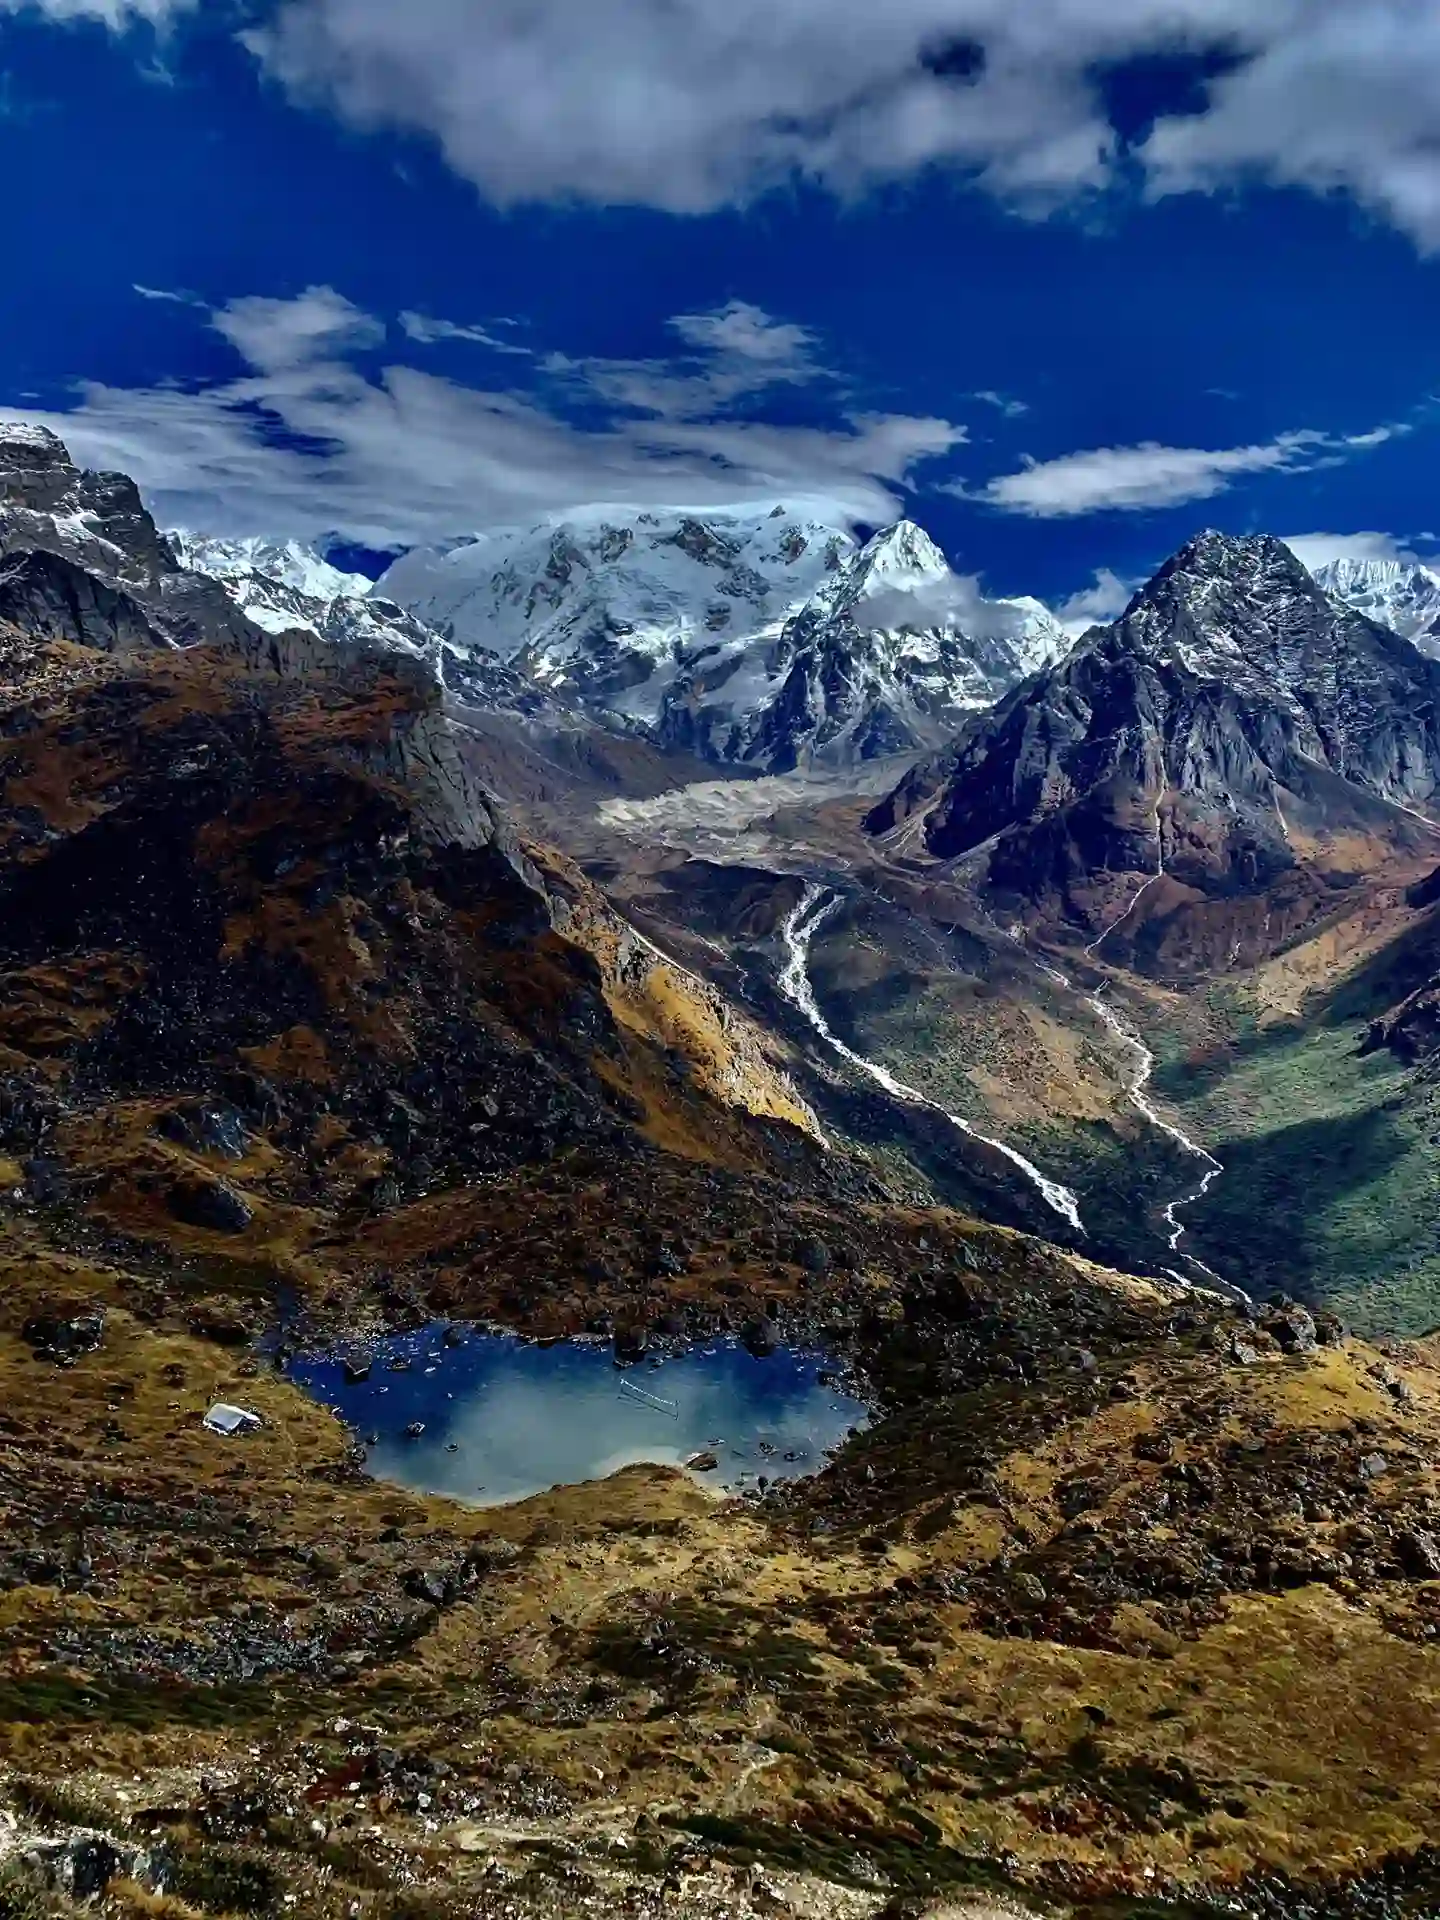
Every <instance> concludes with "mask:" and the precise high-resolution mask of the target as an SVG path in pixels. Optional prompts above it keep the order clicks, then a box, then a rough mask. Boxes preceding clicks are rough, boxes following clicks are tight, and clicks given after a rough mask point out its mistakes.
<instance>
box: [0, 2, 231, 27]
mask: <svg viewBox="0 0 1440 1920" xmlns="http://www.w3.org/2000/svg"><path fill="white" fill-rule="evenodd" d="M198 5H199V0H0V13H30V12H35V13H43V14H44V15H45V16H46V17H47V18H48V19H50V20H55V21H58V22H60V23H62V24H68V23H72V22H74V21H77V20H100V21H103V22H104V24H105V25H106V26H107V27H109V28H110V29H111V30H112V32H115V33H120V32H122V31H123V30H124V29H125V28H126V27H128V26H130V25H132V24H133V23H134V22H135V21H136V20H151V21H155V22H157V23H158V22H161V21H165V20H168V19H169V18H170V16H171V15H172V14H176V13H188V12H190V11H191V10H192V8H194V7H196V6H198Z"/></svg>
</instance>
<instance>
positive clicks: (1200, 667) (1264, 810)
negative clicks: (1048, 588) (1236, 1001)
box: [868, 533, 1440, 965]
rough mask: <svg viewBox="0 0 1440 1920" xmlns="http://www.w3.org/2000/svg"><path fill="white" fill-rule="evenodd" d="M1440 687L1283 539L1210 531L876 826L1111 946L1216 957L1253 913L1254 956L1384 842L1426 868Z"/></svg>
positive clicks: (1309, 913)
mask: <svg viewBox="0 0 1440 1920" xmlns="http://www.w3.org/2000/svg"><path fill="white" fill-rule="evenodd" d="M1437 695H1440V670H1437V667H1436V665H1435V664H1434V663H1432V662H1431V661H1429V660H1427V659H1425V658H1424V657H1423V656H1422V655H1421V654H1420V653H1419V652H1418V651H1417V650H1416V649H1415V647H1414V646H1412V645H1411V644H1410V642H1409V641H1407V640H1405V639H1403V638H1402V637H1401V636H1400V635H1398V634H1396V633H1394V632H1393V631H1391V630H1390V629H1389V628H1387V627H1384V626H1381V625H1379V624H1378V623H1377V622H1375V621H1374V620H1371V619H1370V618H1369V617H1368V616H1367V615H1365V614H1362V613H1358V612H1355V611H1354V610H1353V609H1351V608H1349V607H1347V606H1344V605H1343V604H1341V603H1340V602H1338V601H1337V600H1335V599H1334V598H1333V597H1331V596H1330V595H1328V594H1327V593H1325V592H1324V590H1323V589H1322V588H1320V587H1318V586H1317V585H1316V583H1315V582H1314V580H1313V579H1312V578H1311V576H1310V575H1309V574H1308V573H1307V572H1306V571H1305V569H1304V568H1303V567H1302V566H1301V565H1300V563H1299V561H1298V560H1296V559H1295V557H1294V555H1293V554H1292V553H1291V552H1290V551H1289V549H1288V548H1287V547H1285V546H1283V545H1282V544H1281V543H1280V542H1279V541H1277V540H1273V539H1270V538H1268V537H1257V538H1244V539H1237V538H1230V537H1227V536H1225V535H1221V534H1217V533H1206V534H1202V535H1200V536H1199V537H1198V538H1197V539H1195V540H1194V541H1192V542H1190V543H1189V544H1188V545H1187V546H1186V547H1185V548H1183V549H1182V550H1181V552H1180V553H1178V554H1177V555H1176V556H1175V557H1174V559H1172V560H1171V561H1170V562H1168V563H1167V565H1166V566H1165V567H1164V568H1162V569H1161V571H1160V573H1159V574H1157V575H1156V577H1155V579H1154V580H1152V581H1151V582H1150V583H1149V585H1148V586H1146V587H1145V588H1144V589H1143V590H1142V591H1141V592H1140V593H1139V594H1138V595H1137V596H1136V598H1135V599H1134V600H1133V601H1132V602H1131V604H1130V606H1129V608H1128V609H1127V610H1126V612H1125V613H1124V615H1122V617H1121V618H1120V619H1119V620H1118V621H1116V622H1115V623H1114V624H1113V625H1111V626H1108V627H1098V628H1092V629H1091V631H1090V632H1089V633H1088V634H1086V635H1085V636H1084V637H1083V638H1082V639H1081V641H1080V642H1079V643H1078V644H1077V646H1076V648H1075V650H1074V652H1073V653H1072V654H1071V655H1070V656H1069V657H1067V658H1066V659H1064V660H1062V661H1061V662H1060V663H1058V664H1057V665H1056V666H1054V667H1052V668H1051V669H1050V670H1049V671H1048V672H1046V673H1045V674H1042V675H1041V676H1039V677H1038V678H1037V679H1035V680H1033V681H1031V682H1030V683H1028V684H1027V685H1025V686H1022V687H1021V688H1019V689H1018V690H1017V691H1016V692H1014V693H1013V694H1011V695H1010V696H1009V697H1008V698H1007V699H1006V700H1005V701H1003V702H1002V703H1001V704H1000V705H999V707H997V708H996V709H995V711H994V712H993V713H990V714H987V715H985V716H983V717H981V718H980V719H978V720H976V721H974V722H972V723H971V724H970V725H969V727H968V728H967V729H966V730H965V731H964V732H963V733H962V734H961V736H960V738H959V740H958V741H957V743H956V744H955V746H954V747H953V748H952V749H951V750H949V751H948V752H947V753H946V754H944V755H942V756H940V757H939V758H938V759H937V760H935V761H932V762H931V763H929V764H928V765H926V766H923V767H921V768H918V769H916V770H915V772H914V773H912V774H911V775H910V776H909V777H908V778H907V779H906V781H905V782H903V783H902V785H901V786H900V787H899V788H898V789H897V790H896V791H895V793H893V794H892V795H891V796H890V797H889V798H888V799H887V800H886V801H885V802H883V803H882V804H881V806H880V807H878V808H876V809H875V810H874V811H873V813H872V814H871V816H870V819H869V822H868V825H869V827H870V829H871V831H872V832H873V833H876V834H897V833H898V832H899V830H900V829H901V828H902V826H904V825H905V823H907V822H908V823H909V831H910V832H911V833H914V832H918V834H919V836H920V838H921V841H922V842H923V845H924V846H925V848H926V849H927V850H928V852H929V853H930V854H931V855H933V856H935V857H937V858H941V859H953V860H960V861H963V862H965V863H966V866H967V870H968V871H971V872H973V875H974V877H975V879H976V882H977V884H978V885H979V886H980V887H981V888H982V889H983V890H984V891H985V892H986V893H987V894H988V895H989V896H990V897H991V898H992V899H993V900H995V901H997V902H999V903H1002V904H1003V903H1009V904H1011V905H1013V907H1014V909H1015V910H1016V911H1018V912H1019V913H1020V915H1021V916H1022V918H1023V917H1025V916H1037V917H1038V918H1039V919H1040V920H1042V921H1043V922H1044V923H1045V924H1047V925H1049V926H1051V927H1052V928H1054V929H1056V930H1064V931H1065V933H1066V934H1067V935H1068V937H1070V938H1072V939H1073V938H1075V937H1076V936H1077V935H1078V936H1080V937H1081V938H1082V940H1090V941H1097V942H1098V941H1099V940H1100V939H1101V938H1103V939H1104V940H1105V942H1106V943H1107V945H1106V953H1107V957H1110V958H1118V957H1119V956H1120V955H1121V953H1123V952H1125V951H1129V952H1130V953H1132V954H1134V953H1136V952H1137V951H1140V950H1141V949H1144V950H1145V951H1147V952H1148V953H1149V954H1150V955H1151V957H1152V959H1153V957H1154V956H1155V955H1156V954H1157V953H1158V952H1159V951H1160V950H1161V949H1164V948H1165V947H1166V945H1167V942H1168V944H1169V949H1170V961H1171V962H1172V963H1173V962H1177V961H1178V962H1179V963H1180V964H1182V965H1184V964H1187V963H1186V962H1184V961H1183V960H1182V959H1181V956H1182V955H1183V954H1184V953H1186V952H1188V953H1189V954H1190V956H1191V962H1190V963H1193V964H1203V965H1211V964H1213V963H1214V961H1215V959H1216V957H1217V956H1216V954H1215V952H1214V946H1215V940H1216V938H1223V939H1224V940H1225V941H1226V942H1227V944H1228V943H1231V942H1233V941H1234V940H1235V939H1236V937H1237V936H1238V938H1239V941H1240V950H1239V952H1237V954H1236V956H1235V957H1236V958H1239V957H1241V955H1242V954H1244V953H1245V952H1247V951H1248V953H1249V956H1250V958H1252V959H1253V958H1255V957H1257V956H1258V952H1259V951H1260V949H1259V947H1258V945H1257V943H1258V942H1259V941H1261V940H1268V941H1271V942H1278V941H1283V940H1284V939H1287V938H1290V937H1293V935H1294V934H1295V933H1296V932H1297V931H1298V930H1299V929H1300V928H1302V927H1303V926H1304V925H1306V924H1307V922H1308V920H1309V919H1310V918H1311V917H1313V914H1314V913H1315V911H1316V910H1317V907H1318V904H1319V903H1320V902H1321V901H1322V900H1323V899H1324V898H1325V896H1326V895H1327V893H1328V892H1329V891H1330V889H1331V888H1332V886H1333V885H1334V884H1335V883H1337V882H1338V883H1339V884H1342V885H1343V884H1344V882H1343V874H1344V872H1345V871H1346V870H1347V869H1348V870H1349V871H1350V872H1352V873H1354V872H1356V871H1361V872H1363V871H1364V870H1365V868H1366V865H1367V864H1368V863H1373V862H1374V860H1375V859H1376V857H1377V855H1376V849H1377V847H1379V848H1383V849H1384V850H1385V852H1386V853H1387V854H1388V853H1394V852H1396V851H1399V852H1400V853H1401V854H1404V855H1407V856H1408V857H1410V858H1411V859H1412V861H1414V862H1415V863H1416V866H1417V870H1418V869H1419V865H1420V863H1421V862H1422V861H1423V850H1424V849H1426V848H1428V847H1429V846H1431V845H1433V841H1434V833H1435V830H1434V829H1433V828H1431V827H1430V826H1429V824H1428V822H1427V820H1426V817H1425V810H1426V809H1427V808H1429V807H1432V806H1433V804H1434V801H1435V796H1436V794H1437V791H1440V708H1437ZM1142 890H1143V892H1142ZM1244 900H1252V901H1258V902H1261V903H1263V904H1262V909H1261V911H1260V912H1259V913H1255V912H1252V911H1250V910H1249V909H1246V908H1243V907H1240V908H1237V907H1236V906H1235V905H1234V904H1233V903H1235V902H1237V901H1244ZM1207 920H1208V921H1209V922H1210V923H1211V926H1210V931H1209V932H1208V933H1207V930H1206V923H1207ZM1262 923H1263V926H1262ZM1212 936H1214V937H1212Z"/></svg>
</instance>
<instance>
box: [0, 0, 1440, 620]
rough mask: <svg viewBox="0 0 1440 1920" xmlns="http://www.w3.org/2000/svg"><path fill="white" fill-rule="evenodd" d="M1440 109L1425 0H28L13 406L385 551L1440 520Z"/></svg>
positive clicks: (1041, 569)
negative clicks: (636, 522) (666, 525)
mask: <svg viewBox="0 0 1440 1920" xmlns="http://www.w3.org/2000/svg"><path fill="white" fill-rule="evenodd" d="M1256 12H1263V13H1264V14H1265V15H1266V18H1265V19H1264V20H1263V21H1261V22H1259V23H1257V22H1256V21H1255V20H1254V19H1253V18H1251V17H1248V16H1252V15H1254V14H1255V13H1256ZM1437 132H1440V9H1435V8H1432V7H1429V6H1423V7H1421V6H1416V5H1415V4H1414V3H1413V0H1323V4H1322V0H1270V3H1269V4H1268V5H1267V7H1266V8H1264V9H1256V8H1255V7H1254V6H1253V4H1251V5H1241V4H1240V0H1003V3H1002V0H888V4H887V6H886V7H885V8H881V9H877V8H875V7H874V6H873V4H869V0H866V4H864V5H862V4H861V0H729V3H728V4H727V5H726V6H725V7H723V8H721V7H717V6H715V5H714V3H713V0H583V4H582V0H405V3H404V4H396V0H269V3H268V4H260V5H254V6H244V5H235V6H231V5H226V4H218V5H217V4H208V3H207V4H195V0H189V4H187V3H186V0H137V4H135V5H127V4H126V3H125V0H47V4H46V5H44V6H40V5H33V4H16V0H0V164H3V166H4V177H5V178H6V180H7V181H8V182H9V183H11V192H10V194H9V195H8V196H7V200H8V202H9V205H8V207H7V227H8V232H7V236H6V251H7V257H8V259H9V261H10V287H9V292H10V297H9V298H8V299H7V300H6V301H5V302H4V303H0V409H6V410H10V411H14V412H19V413H24V414H28V415H31V416H34V415H41V416H43V417H45V418H46V419H48V420H49V421H50V422H51V424H53V425H56V426H57V427H58V428H59V429H60V430H61V431H62V432H64V433H65V434H66V437H67V438H68V439H69V440H70V441H71V444H72V447H73V448H74V450H75V451H76V453H77V455H78V456H79V457H81V458H83V459H85V460H86V461H87V462H90V463H92V464H104V465H114V466H119V467H123V468H125V469H126V470H128V471H130V472H133V473H134V474H135V475H136V477H137V478H138V479H139V480H140V482H141V484H142V486H144V487H145V489H146V491H147V493H148V494H149V496H150V497H151V499H152V502H153V503H154V504H155V505H156V508H157V511H158V512H159V513H160V515H161V517H162V518H164V519H166V520H170V521H174V520H186V521H189V522H191V523H195V524H202V525H204V526H206V527H208V528H210V529H212V530H216V531H239V532H245V531H253V532H270V533H275V532H286V533H290V532H293V533H298V534H300V535H303V536H305V537H317V536H321V535H325V534H338V535H340V536H341V537H343V538H344V539H345V540H346V541H347V542H350V543H353V544H355V545H358V546H362V547H369V548H377V549H378V548H385V547H393V546H397V545H402V544H409V543H413V542H415V541H421V540H431V539H444V538H449V537H453V536H455V535H458V534H461V533H464V532H466V531H469V530H472V529H475V528H477V527H483V526H487V525H494V524H497V523H503V522H508V521H515V520H520V521H530V520H535V519H538V518H540V517H542V516H543V515H545V514H547V513H552V512H558V511H563V510H564V508H565V507H567V506H573V505H578V504H583V503H584V502H586V501H591V500H600V499H608V500H614V501H616V502H622V501H635V502H641V503H649V504H693V505H696V506H704V505H705V504H714V505H718V504H723V503H727V502H729V501H732V500H743V499H762V498H763V499H772V500H773V499H785V500H787V501H790V502H802V501H814V502H817V503H820V502H828V503H831V504H832V505H833V508H834V509H835V510H837V511H839V512H842V513H844V514H846V515H848V516H850V517H852V518H854V519H856V520H858V521H860V522H862V523H870V524H876V523H879V522H880V521H882V520H884V519H886V518H888V517H894V516H895V515H896V514H898V513H900V512H902V511H903V512H905V513H908V514H909V515H910V516H911V517H912V518H915V519H918V520H919V521H920V522H921V523H922V524H923V525H925V526H926V527H927V528H928V529H929V531H930V532H931V533H932V534H933V535H934V536H935V538H936V539H937V540H939V542H940V543H941V545H942V546H943V547H944V548H945V549H946V550H947V552H948V553H949V554H950V555H951V557H952V559H953V560H954V561H955V563H956V564H957V565H958V566H959V567H960V568H961V569H962V570H964V571H966V572H978V573H980V574H981V575H983V577H984V579H985V581H986V583H987V585H988V586H990V587H991V588H993V589H995V590H998V591H1003V592H1033V593H1037V594H1040V595H1042V596H1044V597H1046V598H1047V599H1050V600H1051V601H1052V602H1055V603H1057V604H1058V603H1061V602H1064V601H1066V600H1067V599H1069V598H1070V597H1071V596H1075V595H1078V594H1085V593H1087V592H1088V594H1089V596H1090V597H1089V598H1088V599H1085V600H1082V601H1080V602H1078V603H1077V610H1080V611H1094V612H1096V613H1100V612H1104V611H1108V610H1109V608H1110V604H1111V603H1113V602H1114V601H1115V600H1116V598H1117V597H1120V596H1121V595H1122V584H1121V583H1125V582H1129V581H1132V580H1134V579H1135V578H1137V577H1139V576H1143V575H1144V574H1146V573H1147V572H1148V571H1150V570H1151V569H1152V568H1153V567H1154V566H1155V565H1156V564H1158V562H1159V561H1161V560H1162V559H1163V558H1164V557H1165V556H1166V555H1167V554H1168V553H1169V552H1170V551H1172V550H1173V549H1174V548H1175V547H1176V546H1177V545H1178V544H1179V543H1180V542H1181V541H1182V540H1184V539H1185V538H1186V537H1187V536H1188V535H1189V534H1190V533H1191V532H1193V531H1194V530H1195V529H1196V528H1197V527H1199V526H1203V525H1219V526H1222V527H1225V528H1227V529H1234V530H1245V529H1251V528H1264V529H1266V530H1269V531H1273V532H1278V533H1281V534H1284V535H1297V536H1298V535H1311V536H1319V535H1326V536H1329V545H1331V546H1336V545H1344V544H1347V543H1348V544H1349V545H1350V546H1351V547H1352V548H1353V549H1354V550H1365V551H1375V552H1385V551H1390V550H1418V551H1421V552H1425V553H1428V552H1430V551H1432V550H1433V549H1434V548H1435V547H1440V533H1432V532H1431V529H1432V528H1436V527H1440V510H1437V508H1436V506H1435V505H1434V503H1433V501H1432V485H1431V475H1432V473H1433V472H1434V469H1435V462H1436V453H1437V447H1436V433H1437V427H1440V405H1437V401H1436V399H1435V396H1436V395H1437V394H1440V329H1437V324H1436V323H1437V317H1440V315H1437V297H1436V296H1437V290H1440V277H1437V276H1440V269H1437V262H1436V256H1435V252H1434V250H1435V249H1436V248H1440V146H1437V142H1436V139H1435V136H1436V134H1437ZM1326 550H1328V548H1327V545H1326V543H1325V542H1321V541H1318V540H1317V541H1316V542H1315V544H1314V545H1313V546H1312V547H1311V548H1310V549H1307V553H1308V554H1309V555H1310V557H1319V556H1320V555H1321V553H1322V552H1323V551H1326ZM1097 574H1098V575H1100V579H1099V581H1098V583H1097V580H1096V576H1097Z"/></svg>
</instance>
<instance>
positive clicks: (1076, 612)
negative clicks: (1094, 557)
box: [1054, 567, 1144, 635]
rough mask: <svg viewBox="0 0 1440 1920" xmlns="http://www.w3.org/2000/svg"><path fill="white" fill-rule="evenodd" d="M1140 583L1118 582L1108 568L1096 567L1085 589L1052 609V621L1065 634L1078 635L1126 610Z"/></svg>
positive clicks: (1119, 580) (1136, 580)
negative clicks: (1062, 629) (1061, 628)
mask: <svg viewBox="0 0 1440 1920" xmlns="http://www.w3.org/2000/svg"><path fill="white" fill-rule="evenodd" d="M1143 584H1144V582H1143V580H1142V579H1138V578H1136V579H1130V580H1125V579H1122V578H1121V576H1120V575H1119V574H1118V573H1116V572H1115V570H1114V569H1113V568H1112V567H1097V568H1096V569H1095V572H1094V574H1093V575H1092V577H1091V581H1090V585H1089V586H1088V587H1081V589H1080V590H1079V592H1078V593H1072V594H1071V595H1070V597H1069V598H1068V599H1067V600H1062V601H1061V602H1060V604H1059V605H1058V606H1057V607H1056V608H1055V609H1054V613H1055V618H1056V619H1057V620H1058V621H1059V622H1060V624H1061V626H1062V627H1064V629H1065V631H1066V632H1067V633H1069V634H1075V635H1078V634H1082V633H1084V632H1086V631H1087V629H1089V628H1090V627H1093V626H1095V625H1097V624H1099V623H1101V622H1108V621H1111V620H1115V619H1118V617H1119V616H1120V615H1121V614H1122V613H1123V612H1124V611H1125V609H1126V607H1128V606H1129V604H1130V602H1131V600H1132V599H1133V598H1134V596H1135V593H1136V590H1137V588H1139V587H1141V586H1142V585H1143Z"/></svg>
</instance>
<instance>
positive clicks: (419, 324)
mask: <svg viewBox="0 0 1440 1920" xmlns="http://www.w3.org/2000/svg"><path fill="white" fill-rule="evenodd" d="M400 328H401V331H402V332H403V333H404V334H405V336H406V338H407V339H410V340H414V341H417V342H418V343H419V345H421V346H422V347H433V346H435V345H436V344H437V342H439V341H441V340H465V341H469V342H470V343H471V344H472V345H474V346H478V347H488V348H489V349H490V351H491V352H492V353H513V354H518V355H521V356H522V357H524V358H526V359H528V358H530V356H531V349H530V348H529V347H522V346H520V345H518V344H517V343H516V342H515V341H514V340H502V339H500V338H499V336H498V335H497V334H493V333H491V332H490V331H489V329H488V328H487V327H475V326H469V327H467V326H461V325H460V324H459V323H458V322H457V321H454V320H436V319H434V318H432V317H431V315H429V314H426V313H402V314H401V316H400Z"/></svg>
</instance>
